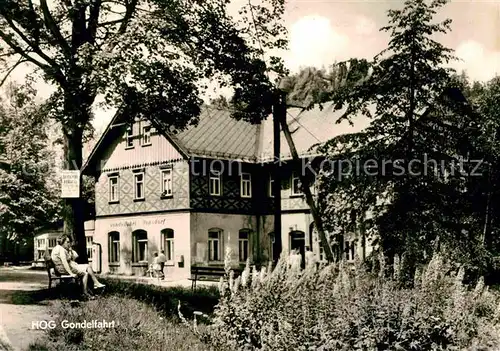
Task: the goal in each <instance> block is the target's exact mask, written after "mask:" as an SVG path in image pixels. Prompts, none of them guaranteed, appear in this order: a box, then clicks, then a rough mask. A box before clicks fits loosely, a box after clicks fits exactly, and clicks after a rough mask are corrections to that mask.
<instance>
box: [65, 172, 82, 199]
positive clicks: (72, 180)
mask: <svg viewBox="0 0 500 351" xmlns="http://www.w3.org/2000/svg"><path fill="white" fill-rule="evenodd" d="M61 178H62V179H61V197H62V198H66V199H67V198H78V197H80V171H69V170H64V171H62V172H61Z"/></svg>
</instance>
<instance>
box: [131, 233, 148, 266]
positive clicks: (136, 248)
mask: <svg viewBox="0 0 500 351" xmlns="http://www.w3.org/2000/svg"><path fill="white" fill-rule="evenodd" d="M132 240H133V243H132V244H133V246H132V250H133V252H132V258H133V262H136V263H137V262H147V261H148V233H146V231H144V230H136V231H134V232H132Z"/></svg>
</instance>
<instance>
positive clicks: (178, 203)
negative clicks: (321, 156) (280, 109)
mask: <svg viewBox="0 0 500 351" xmlns="http://www.w3.org/2000/svg"><path fill="white" fill-rule="evenodd" d="M289 112H290V113H289V115H290V116H293V117H290V118H289V121H288V122H289V126H290V129H291V131H292V136H293V138H294V140H295V142H296V146H297V149H298V151H299V153H300V154H301V156H302V157H314V156H317V155H315V154H314V152H313V151H312V150H314V148H313V146H314V145H315V144H318V143H320V142H324V141H326V140H328V139H330V138H331V137H333V136H335V135H338V134H341V133H348V132H353V131H356V130H357V129H358V130H359V128H363V127H364V126H365V125H366V123H367V122H365V121H364V122H363V123H359V124H357V129H355V128H351V127H350V126H349V125H348V124H340V125H339V124H335V123H334V121H335V120H336V119H337V118H338V117H339V115H340V113H341V112H342V111H339V112H336V113H332V112H331V111H326V110H323V111H320V110H319V109H315V110H312V111H307V112H303V113H299V111H295V110H290V111H289ZM272 136H273V133H272V121H271V120H270V119H269V120H266V121H263V122H262V123H261V124H258V125H251V124H249V123H246V122H244V121H236V120H234V119H231V118H230V113H229V112H228V111H223V110H218V109H214V108H210V107H205V108H204V109H203V111H202V114H201V116H200V121H199V123H198V125H197V126H195V127H190V128H188V129H187V130H185V131H182V132H180V133H170V132H166V131H160V130H159V129H158V126H156V125H152V124H151V122H150V121H147V120H136V121H135V122H134V123H133V125H130V124H127V123H125V122H124V121H121V120H120V118H119V117H115V118H114V119H113V120H112V121H111V122H110V124H109V126H108V128H107V129H106V131H105V133H104V134H103V136H102V137H101V140H100V141H99V142H98V144H97V145H96V147H95V148H94V150H93V151H92V153H91V155H90V157H89V159H88V161H87V162H86V164H85V166H84V174H88V175H93V176H94V177H95V178H96V188H95V198H96V200H95V204H96V220H95V230H94V238H93V240H94V242H95V243H98V244H100V245H101V247H102V257H101V262H102V272H104V273H106V272H111V273H122V274H137V275H139V274H143V272H144V271H145V268H146V267H147V265H148V264H149V263H151V262H152V258H153V255H154V252H159V251H161V250H163V251H164V252H165V255H166V257H167V268H166V271H167V276H175V277H177V278H185V277H188V276H189V275H190V267H191V265H193V264H201V265H222V264H223V261H224V256H225V252H226V249H227V248H228V247H229V248H231V251H232V257H231V259H232V262H233V263H234V264H240V263H241V264H242V263H244V262H245V261H246V260H247V258H249V259H250V260H252V261H253V262H256V263H265V262H267V261H269V260H270V259H272V258H273V255H276V252H273V251H275V250H273V242H274V235H273V229H274V221H273V218H274V215H273V207H274V199H273V196H272V193H273V192H272V188H273V187H274V186H275V184H274V181H273V178H272V167H273V165H274V164H275V163H274V158H273V153H272V152H273V148H272V145H273V144H272ZM281 150H282V155H281V161H280V162H281V165H282V167H281V168H282V171H283V172H282V174H283V175H282V178H283V179H282V182H281V183H282V184H281V189H282V191H281V197H282V203H281V208H282V244H283V251H284V252H287V251H289V250H291V249H293V248H297V249H299V250H300V251H302V252H304V250H305V247H307V246H309V247H311V249H312V250H313V252H314V253H315V254H316V255H317V256H318V257H319V258H321V257H322V250H321V248H320V246H319V244H318V242H319V241H318V238H317V235H316V234H315V232H314V231H313V229H312V228H313V224H312V223H313V220H312V216H311V215H310V213H309V207H308V206H307V204H306V201H305V198H304V195H303V194H302V193H301V191H300V188H299V177H298V174H297V173H296V172H297V170H298V167H297V165H295V166H294V167H292V165H291V163H290V159H291V157H290V152H289V148H288V145H287V144H286V141H285V138H284V137H282V145H281ZM305 162H306V161H305ZM304 164H305V163H304ZM312 190H313V193H314V187H313V188H312ZM352 242H353V243H354V238H353V241H352ZM352 247H353V249H352V251H350V250H346V255H347V258H348V259H351V258H353V257H354V255H355V253H356V252H358V248H357V247H354V246H352Z"/></svg>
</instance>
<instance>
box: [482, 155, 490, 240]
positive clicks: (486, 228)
mask: <svg viewBox="0 0 500 351" xmlns="http://www.w3.org/2000/svg"><path fill="white" fill-rule="evenodd" d="M487 179H488V186H487V195H486V209H485V214H484V227H483V235H482V238H481V243H482V245H483V247H484V248H487V247H488V246H489V245H487V244H488V239H489V235H490V228H491V197H492V191H491V163H488V177H487Z"/></svg>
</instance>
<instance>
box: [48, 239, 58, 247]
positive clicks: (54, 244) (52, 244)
mask: <svg viewBox="0 0 500 351" xmlns="http://www.w3.org/2000/svg"><path fill="white" fill-rule="evenodd" d="M56 245H57V239H49V249H53V248H54V247H56Z"/></svg>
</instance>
